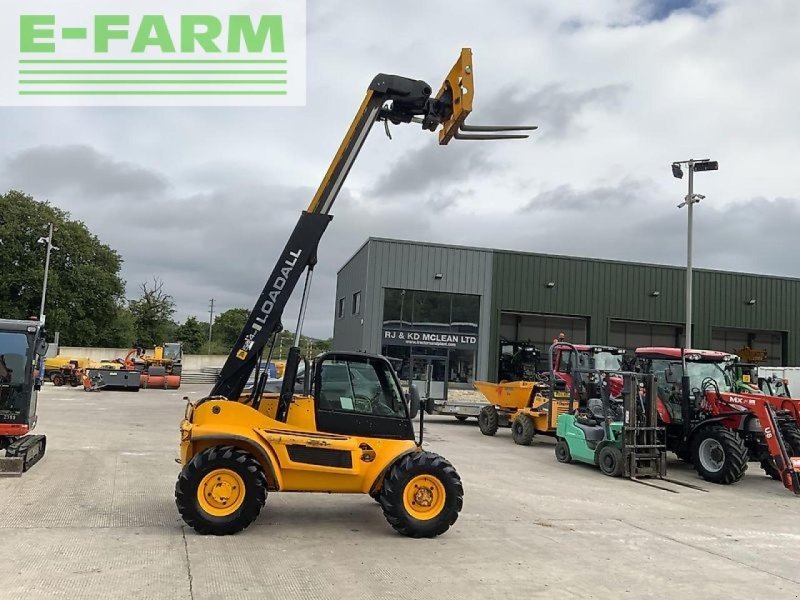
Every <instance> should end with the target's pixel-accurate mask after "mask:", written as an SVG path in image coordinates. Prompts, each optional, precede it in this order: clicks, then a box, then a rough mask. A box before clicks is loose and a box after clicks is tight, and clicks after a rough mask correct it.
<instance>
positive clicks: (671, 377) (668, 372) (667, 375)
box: [664, 367, 678, 384]
mask: <svg viewBox="0 0 800 600" xmlns="http://www.w3.org/2000/svg"><path fill="white" fill-rule="evenodd" d="M664 379H665V381H666V382H667V383H672V384H676V383H678V378H677V377H675V371H673V370H672V367H667V368H666V369H665V370H664Z"/></svg>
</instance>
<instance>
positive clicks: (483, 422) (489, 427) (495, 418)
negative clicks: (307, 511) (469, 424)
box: [478, 404, 500, 435]
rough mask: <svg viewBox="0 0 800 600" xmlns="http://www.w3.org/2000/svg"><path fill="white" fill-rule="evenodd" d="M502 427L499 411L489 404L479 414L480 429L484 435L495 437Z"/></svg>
mask: <svg viewBox="0 0 800 600" xmlns="http://www.w3.org/2000/svg"><path fill="white" fill-rule="evenodd" d="M499 426H500V416H499V415H498V414H497V409H496V408H495V407H494V406H492V405H491V404H489V405H488V406H484V407H483V408H482V409H481V412H480V413H479V414H478V428H479V429H480V430H481V433H482V434H483V435H494V434H495V433H497V429H498V427H499Z"/></svg>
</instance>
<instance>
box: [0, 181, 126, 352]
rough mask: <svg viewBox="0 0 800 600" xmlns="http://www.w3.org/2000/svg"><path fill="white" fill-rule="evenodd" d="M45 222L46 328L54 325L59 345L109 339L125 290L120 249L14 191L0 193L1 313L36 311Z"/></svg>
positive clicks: (97, 343) (24, 314)
mask: <svg viewBox="0 0 800 600" xmlns="http://www.w3.org/2000/svg"><path fill="white" fill-rule="evenodd" d="M48 223H52V224H53V227H54V233H53V242H54V244H55V245H56V246H57V247H58V250H54V251H53V253H52V254H51V257H50V273H49V281H48V287H47V303H46V305H45V314H46V315H47V329H48V331H50V332H55V331H59V332H60V334H61V343H62V344H64V345H71V346H108V345H114V344H113V343H112V342H113V341H114V337H115V335H116V334H115V333H114V331H115V327H116V324H117V318H118V314H119V310H120V307H121V306H123V303H124V292H125V282H124V281H123V280H122V279H121V278H120V276H119V271H120V268H121V266H122V259H121V258H120V256H119V254H117V252H116V251H114V250H113V249H112V248H110V247H109V246H107V245H106V244H103V243H102V242H100V240H99V239H97V237H96V236H95V235H93V234H92V233H91V232H90V231H89V230H88V228H87V227H86V225H84V224H83V223H81V222H80V221H73V220H72V219H71V218H70V215H69V213H67V212H64V211H62V210H60V209H58V208H56V207H54V206H51V205H50V204H49V203H47V202H38V201H36V200H34V199H33V197H31V196H29V195H27V194H24V193H22V192H18V191H10V192H8V193H6V194H0V317H2V318H8V319H25V318H28V317H30V316H32V315H38V314H39V304H40V302H41V294H42V282H43V279H44V258H45V246H44V245H42V244H39V243H37V242H38V240H39V239H40V238H41V237H43V236H46V235H47V226H48Z"/></svg>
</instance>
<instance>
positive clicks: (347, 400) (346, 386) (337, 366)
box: [318, 359, 405, 417]
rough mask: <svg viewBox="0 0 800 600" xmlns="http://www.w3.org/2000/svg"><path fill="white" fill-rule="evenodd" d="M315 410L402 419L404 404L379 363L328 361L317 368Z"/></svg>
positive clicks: (386, 368)
mask: <svg viewBox="0 0 800 600" xmlns="http://www.w3.org/2000/svg"><path fill="white" fill-rule="evenodd" d="M318 403H319V410H324V411H333V412H343V413H354V414H363V415H374V416H381V417H405V404H404V402H403V399H402V394H401V392H400V390H399V389H398V387H397V385H396V383H395V379H394V377H393V375H392V372H391V366H390V365H389V364H388V363H386V362H385V361H382V360H372V359H368V360H357V359H346V360H345V359H336V360H333V359H329V360H326V361H325V362H323V363H322V365H321V368H320V382H319V392H318Z"/></svg>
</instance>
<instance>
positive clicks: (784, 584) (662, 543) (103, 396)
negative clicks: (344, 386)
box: [0, 385, 800, 600]
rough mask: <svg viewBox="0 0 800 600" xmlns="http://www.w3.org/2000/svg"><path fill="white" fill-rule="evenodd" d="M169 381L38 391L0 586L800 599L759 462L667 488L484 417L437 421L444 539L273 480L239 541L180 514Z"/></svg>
mask: <svg viewBox="0 0 800 600" xmlns="http://www.w3.org/2000/svg"><path fill="white" fill-rule="evenodd" d="M207 391H208V390H207V388H206V387H204V386H184V388H182V389H181V390H177V391H162V390H143V391H141V392H139V393H120V392H116V393H115V392H96V393H86V392H84V391H83V390H82V389H70V388H54V387H52V386H50V385H47V386H46V387H45V389H44V390H43V392H42V393H41V394H40V396H39V414H40V420H39V427H38V428H37V433H46V434H47V436H48V449H47V454H46V456H45V457H44V459H43V460H42V461H41V462H40V463H39V464H37V465H36V466H35V467H33V469H32V470H31V471H29V472H28V473H26V474H25V475H24V476H23V477H21V478H4V479H0V530H2V531H1V532H0V535H1V536H2V540H3V544H2V551H1V552H2V560H0V598H2V599H3V600H5V599H17V598H18V599H21V600H22V599H24V600H36V599H38V598H64V599H70V600H72V599H80V598H103V599H106V598H115V599H127V598H147V599H160V598H165V599H166V598H175V599H193V600H205V599H212V598H213V599H215V600H218V599H220V598H237V599H250V598H252V599H259V600H263V599H267V598H304V599H305V598H307V599H311V598H325V599H330V598H342V599H345V598H346V599H357V598H364V599H368V598H369V599H375V598H398V599H401V598H403V599H405V598H419V597H426V598H453V599H455V598H458V599H459V600H460V599H464V598H515V599H516V598H559V599H560V598H614V599H619V598H632V599H641V598H706V599H712V598H721V599H722V598H724V599H726V600H731V599H735V598H748V599H752V598H770V600H778V599H782V598H797V597H798V596H799V595H800V568H798V565H800V524H798V515H800V497H795V496H793V495H792V494H791V493H789V492H788V491H786V490H785V489H784V488H783V487H782V486H781V485H780V483H778V482H775V481H772V480H770V479H768V478H767V477H765V476H764V475H763V473H762V471H761V470H760V469H759V468H758V465H757V464H755V463H751V464H750V468H749V470H748V472H747V475H746V476H745V478H744V480H742V481H741V482H740V483H738V484H736V485H734V486H716V485H712V484H708V483H705V482H702V481H701V480H700V479H699V478H698V477H697V476H696V475H695V473H694V471H693V470H692V469H691V467H689V466H687V465H684V464H682V463H680V462H677V461H674V462H670V475H671V476H672V477H674V478H676V479H680V480H683V481H686V482H690V483H694V484H699V485H702V486H703V487H704V488H705V489H707V490H708V491H707V492H702V491H695V490H691V489H688V488H686V489H680V488H677V489H679V493H677V494H674V493H669V492H665V491H661V490H657V489H653V488H650V487H647V486H644V485H639V484H636V483H633V482H630V481H627V480H623V479H611V478H608V477H605V476H603V475H602V474H601V473H600V472H599V471H597V470H595V469H593V468H590V467H588V466H583V465H562V464H559V463H558V462H556V460H555V456H554V453H553V440H551V439H548V438H540V437H537V438H536V440H535V441H534V444H533V445H532V446H530V447H522V446H517V445H515V444H514V443H513V442H512V440H511V435H510V431H509V430H508V429H501V430H500V431H499V432H498V434H497V435H496V436H495V437H494V438H488V437H485V436H482V435H481V434H480V432H479V431H478V428H477V426H476V424H475V422H474V420H470V421H467V422H466V423H460V422H458V421H456V420H455V419H452V418H448V417H432V418H430V419H428V420H427V421H426V427H425V429H426V435H425V439H426V443H425V445H426V447H427V448H428V449H430V450H432V451H435V452H439V453H440V454H442V455H444V456H445V457H446V458H448V459H449V460H450V461H451V462H452V463H453V464H454V465H455V467H456V468H457V470H458V471H459V473H460V474H461V477H462V479H463V482H464V490H465V496H464V509H463V511H462V513H461V516H460V518H459V520H458V522H457V523H456V524H455V525H454V527H453V528H452V529H451V530H450V531H449V532H447V533H446V534H445V535H443V536H441V537H439V538H436V539H432V540H413V539H407V538H404V537H402V536H400V535H398V534H396V533H395V532H394V530H393V529H392V528H391V527H389V525H388V524H387V523H386V521H385V520H384V518H383V515H382V512H381V509H380V507H379V506H378V505H377V504H376V503H375V502H374V501H373V500H371V499H370V498H369V497H367V496H334V495H327V494H314V495H311V494H280V493H275V494H270V496H269V498H268V500H267V505H266V507H265V509H264V511H263V512H262V513H261V516H260V518H259V519H258V520H257V521H256V522H255V523H254V524H253V525H252V526H251V527H250V528H249V529H247V530H245V531H244V532H242V533H240V534H238V535H235V536H229V537H211V536H208V537H203V536H199V535H196V534H195V533H194V531H193V530H192V529H190V528H188V527H186V526H185V525H184V524H183V522H182V521H181V519H180V517H179V516H178V513H177V510H176V508H175V503H174V499H173V493H174V485H175V479H176V477H177V475H178V472H179V469H180V466H179V465H178V464H176V462H175V458H176V457H177V454H178V424H179V422H180V419H181V416H182V414H183V409H184V401H183V400H182V398H183V396H185V395H189V396H191V397H198V396H201V395H203V394H205V393H207Z"/></svg>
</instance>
